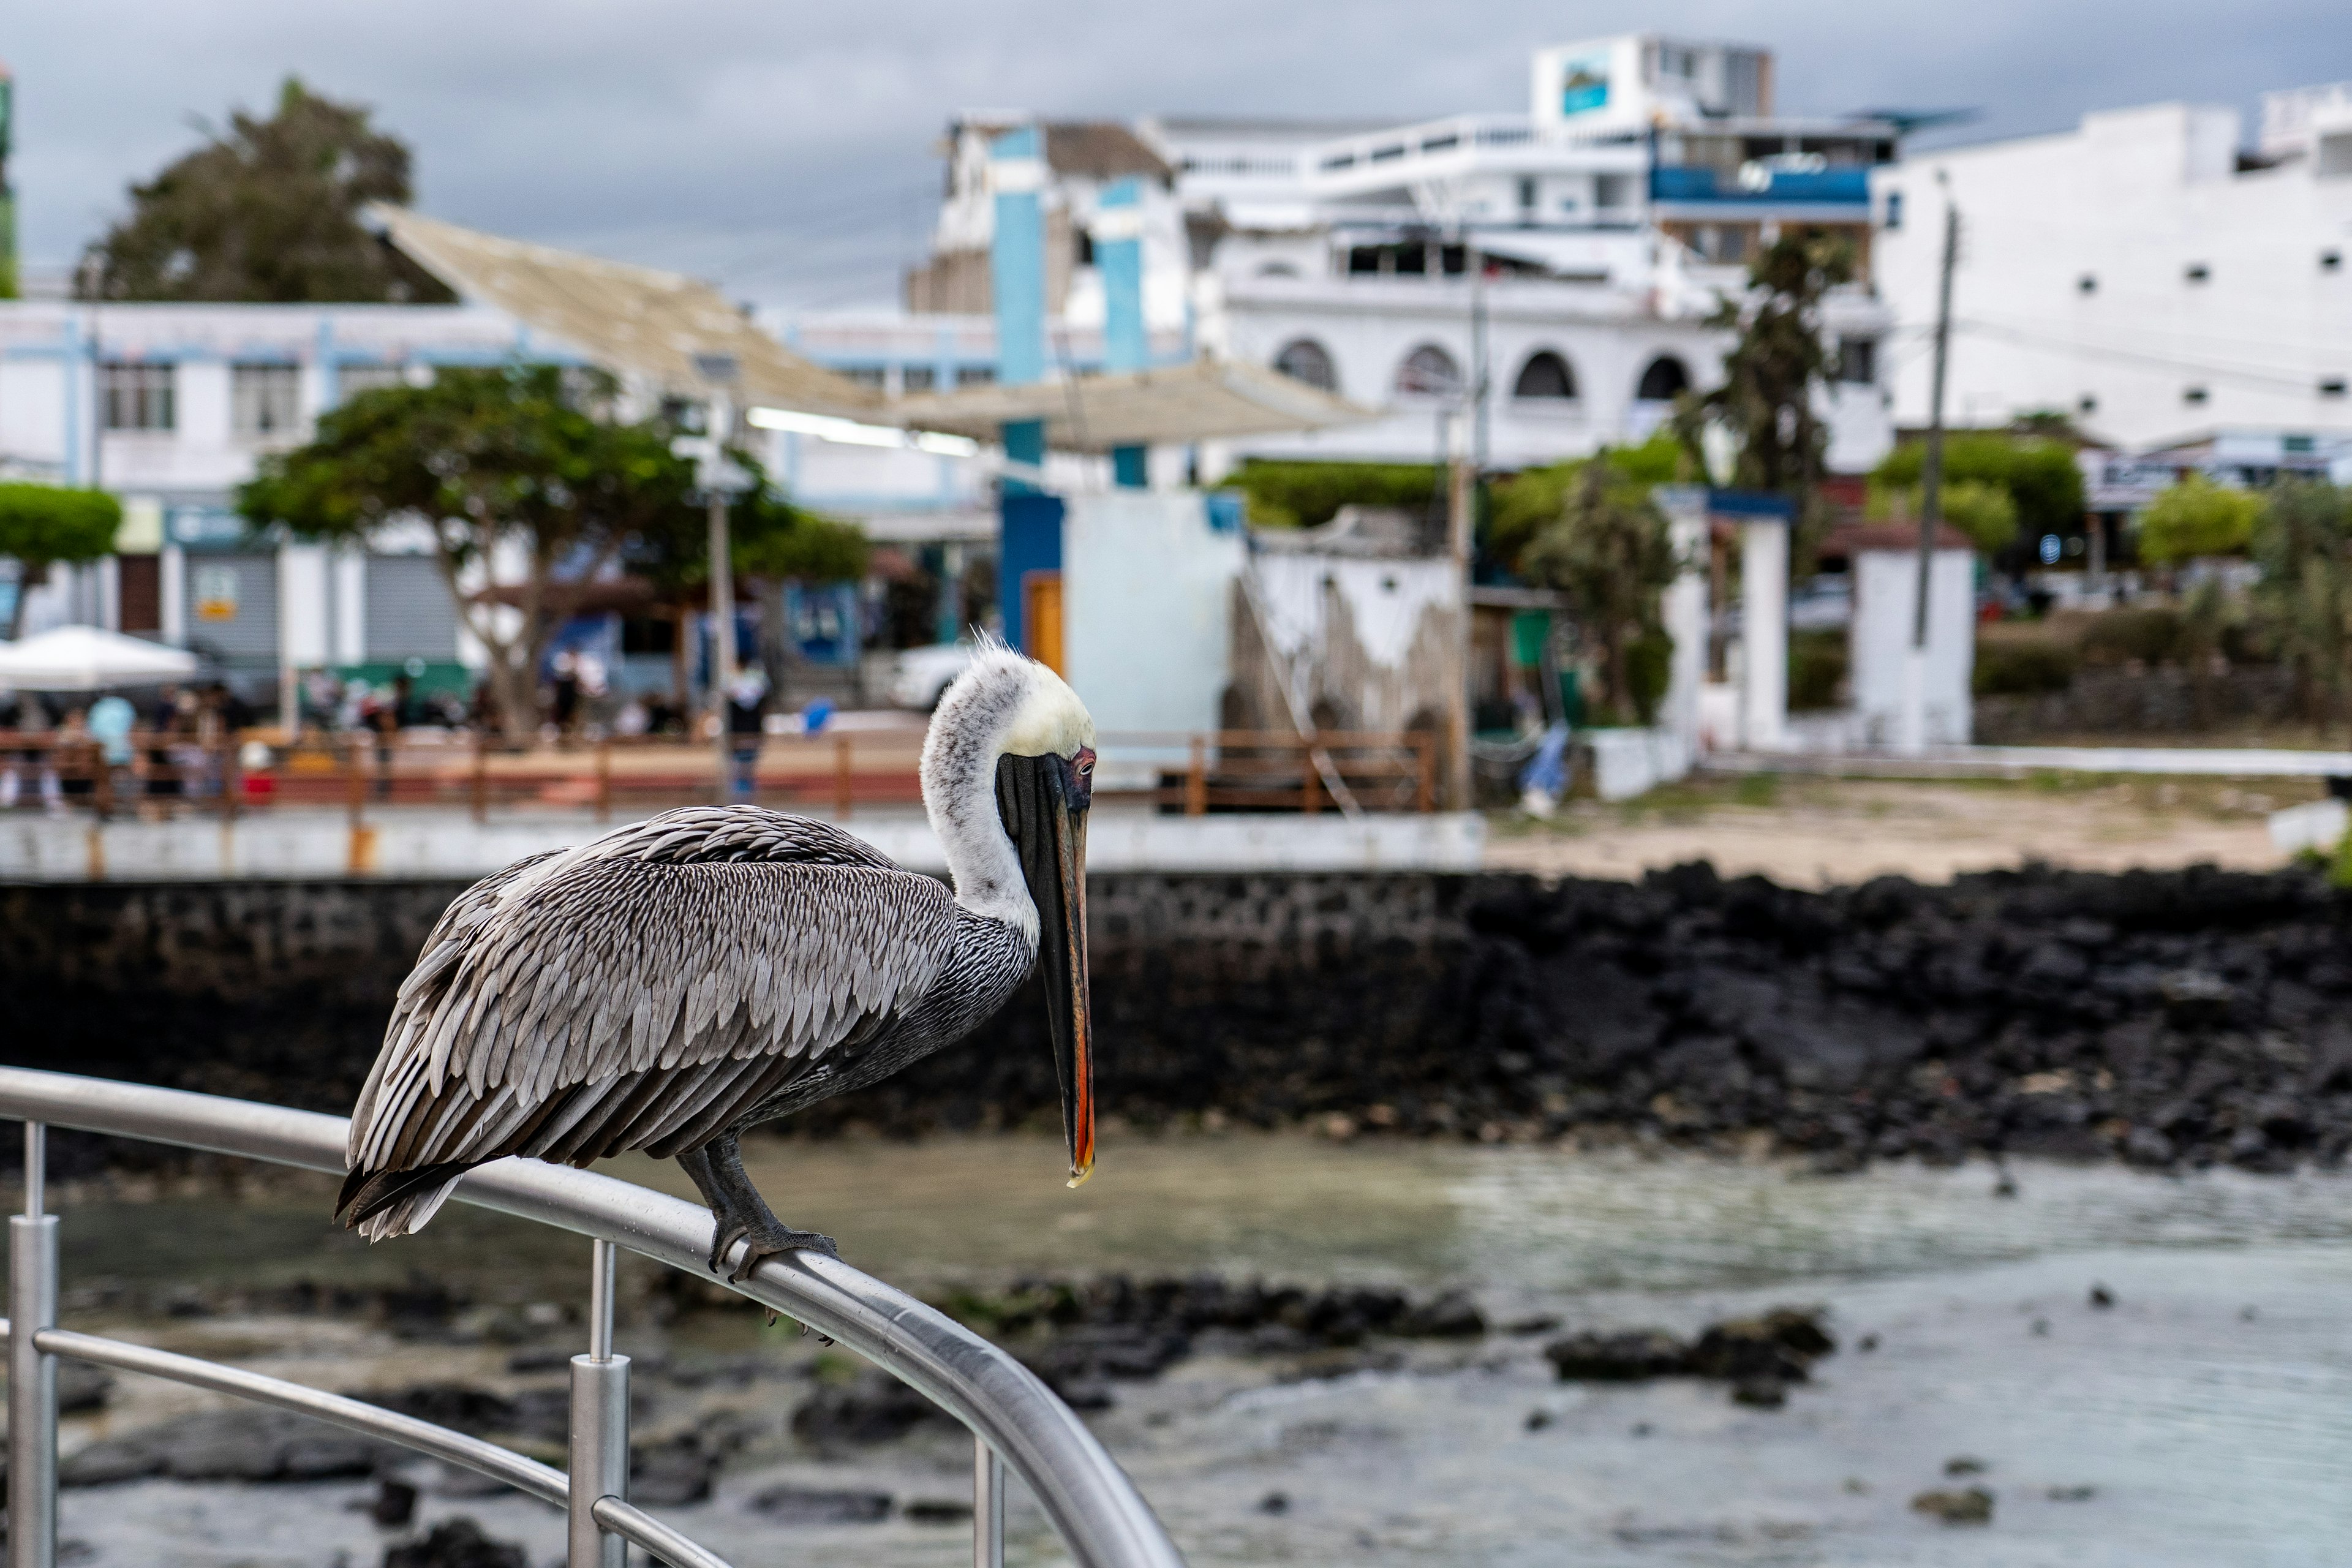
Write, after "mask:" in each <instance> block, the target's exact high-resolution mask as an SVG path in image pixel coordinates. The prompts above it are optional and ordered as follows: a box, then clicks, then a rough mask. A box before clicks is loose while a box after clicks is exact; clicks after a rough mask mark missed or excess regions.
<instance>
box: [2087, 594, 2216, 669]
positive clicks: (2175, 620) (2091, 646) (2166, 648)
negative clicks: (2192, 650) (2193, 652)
mask: <svg viewBox="0 0 2352 1568" xmlns="http://www.w3.org/2000/svg"><path fill="white" fill-rule="evenodd" d="M2187 635H2188V626H2187V623H2186V621H2185V620H2184V618H2183V617H2182V616H2181V613H2180V612H2179V610H2175V609H2168V608H2166V607H2164V606H2161V605H2158V606H2155V607H2151V608H2148V609H2137V610H2104V611H2101V612H2100V613H2099V614H2098V615H2095V616H2091V617H2090V619H2089V620H2088V621H2086V622H2085V623H2084V626H2083V635H2082V637H2081V639H2080V640H2079V641H2078V642H2077V643H2076V644H2075V648H2076V651H2077V652H2078V653H2080V654H2081V656H2082V661H2083V662H2084V664H2100V665H2106V664H2128V663H2130V662H2131V661H2132V660H2133V659H2137V660H2139V662H2140V663H2142V664H2146V665H2159V664H2178V663H2179V662H2180V661H2181V659H2182V658H2185V657H2186V656H2187V652H2188V649H2187V647H2186V643H2185V639H2186V637H2187Z"/></svg>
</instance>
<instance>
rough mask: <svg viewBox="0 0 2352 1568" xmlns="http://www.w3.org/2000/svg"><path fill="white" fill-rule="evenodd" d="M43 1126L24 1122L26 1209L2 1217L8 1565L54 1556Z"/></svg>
mask: <svg viewBox="0 0 2352 1568" xmlns="http://www.w3.org/2000/svg"><path fill="white" fill-rule="evenodd" d="M47 1131H48V1130H47V1128H46V1127H44V1126H43V1125H42V1124H41V1123H40V1122H37V1121H27V1122H26V1123H25V1212H24V1213H23V1214H21V1215H11V1216H10V1217H9V1220H8V1568H56V1563H57V1561H58V1361H57V1358H56V1357H55V1356H49V1355H43V1354H42V1353H41V1351H40V1347H39V1345H37V1343H36V1342H35V1336H36V1335H37V1334H38V1333H39V1332H40V1331H41V1330H43V1329H53V1328H55V1327H57V1322H58V1216H57V1215H52V1214H44V1213H42V1212H41V1211H42V1210H43V1208H44V1207H46V1206H47V1205H46V1203H45V1198H46V1195H47V1194H45V1193H44V1191H43V1186H44V1183H43V1180H42V1178H43V1177H44V1175H46V1173H47V1145H48V1139H47Z"/></svg>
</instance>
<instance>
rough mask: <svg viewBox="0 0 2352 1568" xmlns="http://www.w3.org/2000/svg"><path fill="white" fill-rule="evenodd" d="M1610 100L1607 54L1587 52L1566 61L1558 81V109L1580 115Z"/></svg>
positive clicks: (1603, 105) (1604, 104)
mask: <svg viewBox="0 0 2352 1568" xmlns="http://www.w3.org/2000/svg"><path fill="white" fill-rule="evenodd" d="M1608 102H1609V57H1608V56H1606V55H1587V56H1585V57H1584V58H1581V59H1574V60H1570V61H1569V62H1568V65H1567V68H1566V70H1565V73H1564V74H1563V76H1562V77H1561V79H1560V84H1559V111H1560V112H1561V113H1562V114H1583V113H1586V112H1587V111H1589V110H1595V109H1601V108H1603V107H1605V106H1606V105H1607V104H1608Z"/></svg>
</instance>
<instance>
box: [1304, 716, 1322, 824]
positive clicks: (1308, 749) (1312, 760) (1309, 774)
mask: <svg viewBox="0 0 2352 1568" xmlns="http://www.w3.org/2000/svg"><path fill="white" fill-rule="evenodd" d="M1298 760H1299V763H1301V764H1302V765H1301V767H1300V770H1299V771H1300V772H1301V773H1303V774H1304V775H1305V777H1304V778H1303V779H1302V780H1301V781H1300V783H1299V786H1298V791H1299V801H1298V809H1299V810H1301V811H1303V812H1305V813H1306V814H1307V816H1318V815H1319V814H1320V813H1321V812H1322V810H1323V770H1322V767H1321V766H1320V765H1319V763H1318V759H1317V757H1316V755H1315V741H1314V737H1312V736H1309V737H1307V740H1306V741H1305V742H1302V743H1301V745H1300V747H1299V752H1298Z"/></svg>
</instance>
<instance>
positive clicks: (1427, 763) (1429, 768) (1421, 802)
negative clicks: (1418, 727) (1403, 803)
mask: <svg viewBox="0 0 2352 1568" xmlns="http://www.w3.org/2000/svg"><path fill="white" fill-rule="evenodd" d="M1412 758H1413V762H1414V763H1415V764H1416V765H1417V767H1418V768H1419V770H1420V773H1421V776H1420V778H1419V779H1418V780H1416V781H1415V783H1414V795H1413V808H1414V809H1415V810H1417V811H1423V812H1430V811H1435V810H1436V809H1437V745H1436V742H1435V741H1434V740H1433V738H1432V737H1431V736H1429V735H1427V734H1423V733H1421V732H1419V731H1416V732H1415V733H1414V735H1413V737H1412Z"/></svg>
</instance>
